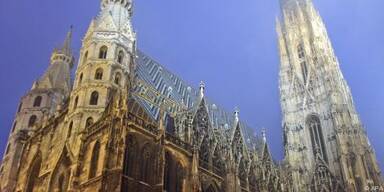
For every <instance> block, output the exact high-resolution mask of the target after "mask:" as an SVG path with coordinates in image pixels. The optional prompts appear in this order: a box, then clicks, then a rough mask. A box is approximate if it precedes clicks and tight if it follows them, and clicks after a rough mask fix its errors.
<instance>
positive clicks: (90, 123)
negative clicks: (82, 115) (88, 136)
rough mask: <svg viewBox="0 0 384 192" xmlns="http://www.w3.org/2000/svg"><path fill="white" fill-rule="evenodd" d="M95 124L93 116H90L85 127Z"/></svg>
mask: <svg viewBox="0 0 384 192" xmlns="http://www.w3.org/2000/svg"><path fill="white" fill-rule="evenodd" d="M92 124H93V118H92V117H88V119H87V120H86V121H85V127H86V128H87V127H89V126H91V125H92Z"/></svg>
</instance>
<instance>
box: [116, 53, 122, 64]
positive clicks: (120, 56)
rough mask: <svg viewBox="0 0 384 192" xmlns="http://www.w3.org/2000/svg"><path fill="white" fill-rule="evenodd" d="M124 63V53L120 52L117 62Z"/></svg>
mask: <svg viewBox="0 0 384 192" xmlns="http://www.w3.org/2000/svg"><path fill="white" fill-rule="evenodd" d="M123 61H124V52H123V51H119V54H118V55H117V62H118V63H120V64H122V63H123Z"/></svg>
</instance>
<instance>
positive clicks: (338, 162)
mask: <svg viewBox="0 0 384 192" xmlns="http://www.w3.org/2000/svg"><path fill="white" fill-rule="evenodd" d="M280 3H281V12H282V14H281V19H279V20H278V21H277V27H276V28H277V34H278V42H279V50H280V75H279V76H280V101H281V108H282V113H283V122H282V125H283V131H284V145H285V155H286V160H287V162H289V164H290V166H291V167H292V173H293V179H294V180H293V183H294V186H295V190H296V191H308V190H310V191H318V190H320V189H323V188H325V189H328V190H330V191H338V188H337V187H339V189H340V188H345V189H347V191H364V188H366V187H369V186H380V170H379V167H378V165H377V162H376V157H375V154H374V151H373V148H372V147H371V146H370V144H369V141H368V137H367V135H366V132H365V130H364V128H363V125H362V123H361V121H360V119H359V116H358V114H357V112H356V109H355V106H354V103H353V99H352V94H351V92H350V89H349V87H348V85H347V82H346V81H345V79H344V77H343V74H342V72H341V70H340V66H339V62H338V60H337V58H336V55H335V53H334V50H333V48H332V45H331V41H330V40H329V38H328V34H327V30H326V28H325V25H324V23H323V21H322V19H321V17H320V15H319V13H318V11H317V10H316V9H315V7H314V5H313V3H312V1H311V0H280ZM320 168H321V169H320ZM321 171H324V172H321ZM319 175H320V177H318V176H319ZM323 177H326V178H323ZM324 181H331V182H328V183H327V182H324ZM307 187H310V189H308V188H307Z"/></svg>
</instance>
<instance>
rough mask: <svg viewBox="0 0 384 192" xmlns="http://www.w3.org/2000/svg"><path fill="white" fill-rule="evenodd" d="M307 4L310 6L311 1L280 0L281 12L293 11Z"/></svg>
mask: <svg viewBox="0 0 384 192" xmlns="http://www.w3.org/2000/svg"><path fill="white" fill-rule="evenodd" d="M308 4H312V0H280V8H281V10H293V9H295V8H297V7H300V6H304V5H308Z"/></svg>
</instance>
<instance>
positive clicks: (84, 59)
mask: <svg viewBox="0 0 384 192" xmlns="http://www.w3.org/2000/svg"><path fill="white" fill-rule="evenodd" d="M87 59H88V51H86V52H85V54H84V58H83V65H84V64H85V63H86V62H87Z"/></svg>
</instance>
